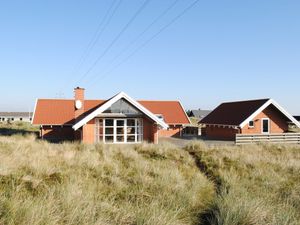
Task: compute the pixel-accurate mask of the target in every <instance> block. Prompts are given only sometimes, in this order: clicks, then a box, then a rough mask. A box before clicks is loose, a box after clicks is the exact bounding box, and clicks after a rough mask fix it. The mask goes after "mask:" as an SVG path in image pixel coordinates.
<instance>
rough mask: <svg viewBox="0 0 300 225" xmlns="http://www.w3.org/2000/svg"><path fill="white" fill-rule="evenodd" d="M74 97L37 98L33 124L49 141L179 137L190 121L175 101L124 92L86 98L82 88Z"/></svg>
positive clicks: (126, 140)
mask: <svg viewBox="0 0 300 225" xmlns="http://www.w3.org/2000/svg"><path fill="white" fill-rule="evenodd" d="M74 93H75V97H74V99H38V100H37V101H36V106H35V111H34V116H33V122H32V123H33V124H34V125H40V136H41V138H43V139H48V140H51V141H63V140H71V141H73V140H79V141H82V142H84V143H97V142H104V143H140V142H142V141H148V142H154V143H158V138H159V137H174V136H176V137H180V136H181V133H182V129H183V128H184V126H185V125H186V124H190V121H189V118H188V117H187V115H186V113H185V110H184V109H183V107H182V105H181V103H180V102H179V101H136V100H134V99H133V98H131V97H130V96H128V95H127V94H125V93H124V92H121V93H119V94H117V95H115V96H113V97H112V98H110V99H108V100H86V99H85V90H84V89H83V88H75V89H74Z"/></svg>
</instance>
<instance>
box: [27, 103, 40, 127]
mask: <svg viewBox="0 0 300 225" xmlns="http://www.w3.org/2000/svg"><path fill="white" fill-rule="evenodd" d="M38 100H39V99H36V100H35V104H34V111H33V115H32V120H31V125H33V121H34V117H35V110H36V106H37V103H38ZM29 119H30V118H29Z"/></svg>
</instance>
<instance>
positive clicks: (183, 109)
mask: <svg viewBox="0 0 300 225" xmlns="http://www.w3.org/2000/svg"><path fill="white" fill-rule="evenodd" d="M178 102H179V105H180V106H181V109H182V110H183V112H184V114H185V116H186V118H187V119H188V121H189V122H190V123H189V124H192V122H191V120H190V117H188V115H187V114H186V111H185V108H184V107H183V105H182V104H181V102H180V101H178Z"/></svg>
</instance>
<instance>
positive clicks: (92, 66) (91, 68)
mask: <svg viewBox="0 0 300 225" xmlns="http://www.w3.org/2000/svg"><path fill="white" fill-rule="evenodd" d="M149 2H150V0H145V1H144V3H143V4H142V5H141V6H140V7H139V9H138V10H137V11H136V12H135V14H134V15H133V16H132V17H131V19H130V20H129V21H128V22H127V23H126V25H125V26H124V27H123V28H122V30H121V31H120V32H119V33H118V34H117V36H116V37H115V38H114V39H113V40H112V41H111V42H110V44H109V45H108V46H107V48H106V49H105V50H104V51H103V53H102V54H101V55H100V56H99V57H98V58H97V59H96V60H95V61H94V63H93V64H92V65H91V66H90V67H89V68H88V70H87V71H86V72H85V73H84V74H83V75H82V76H81V78H80V79H79V81H78V82H81V81H82V80H83V79H84V78H85V77H86V76H87V75H88V74H89V73H90V72H91V71H92V70H93V69H94V68H95V66H96V65H97V64H98V62H99V61H100V60H101V59H102V58H103V57H104V56H105V55H106V54H107V52H108V51H109V50H110V49H111V48H112V47H113V45H114V44H115V43H116V42H117V41H118V40H119V39H120V37H121V36H122V34H123V33H124V32H125V31H126V30H127V29H128V27H129V26H130V25H131V24H132V23H133V22H134V20H135V19H136V18H137V16H138V15H139V14H140V13H141V12H142V11H143V9H144V8H145V7H146V5H147V4H148V3H149Z"/></svg>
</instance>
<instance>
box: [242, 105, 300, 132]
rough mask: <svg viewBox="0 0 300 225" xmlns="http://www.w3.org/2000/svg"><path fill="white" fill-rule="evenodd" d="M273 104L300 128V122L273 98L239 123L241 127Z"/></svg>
mask: <svg viewBox="0 0 300 225" xmlns="http://www.w3.org/2000/svg"><path fill="white" fill-rule="evenodd" d="M271 104H272V105H274V106H275V107H276V108H277V109H278V110H279V111H280V112H281V113H282V114H284V115H285V116H286V117H287V118H288V119H289V120H291V121H292V122H293V123H294V124H295V125H296V126H297V127H298V128H300V123H299V122H298V121H297V120H296V119H295V118H294V117H293V116H291V115H290V114H289V113H288V112H287V111H286V110H285V109H284V108H282V107H281V106H280V105H279V104H278V103H277V102H276V101H274V100H273V99H269V100H268V101H267V102H266V103H265V104H263V105H262V106H261V107H260V108H259V109H257V110H256V111H255V112H254V113H253V114H252V115H251V116H249V117H248V118H247V119H246V120H245V121H243V122H242V123H241V124H240V125H239V127H240V128H243V127H244V126H245V125H246V124H248V123H249V121H251V120H253V119H254V118H255V117H256V116H257V115H258V114H259V113H261V112H262V111H263V110H264V109H265V108H267V107H268V106H269V105H271Z"/></svg>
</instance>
